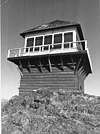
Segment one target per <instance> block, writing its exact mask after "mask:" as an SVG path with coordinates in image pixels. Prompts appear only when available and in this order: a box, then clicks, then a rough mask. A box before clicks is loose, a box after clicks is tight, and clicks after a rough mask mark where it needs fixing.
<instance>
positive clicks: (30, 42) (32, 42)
mask: <svg viewBox="0 0 100 134" xmlns="http://www.w3.org/2000/svg"><path fill="white" fill-rule="evenodd" d="M33 44H34V38H28V39H27V44H26V47H31V48H30V51H33ZM26 52H28V48H26Z"/></svg>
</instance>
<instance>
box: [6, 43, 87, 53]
mask: <svg viewBox="0 0 100 134" xmlns="http://www.w3.org/2000/svg"><path fill="white" fill-rule="evenodd" d="M82 42H87V40H80V41H75V42H64V43H54V44H47V45H40V46H30V47H21V48H13V49H9V50H10V51H13V50H19V49H26V48H33V47H34V48H36V47H43V46H49V45H58V44H65V43H69V44H70V43H82Z"/></svg>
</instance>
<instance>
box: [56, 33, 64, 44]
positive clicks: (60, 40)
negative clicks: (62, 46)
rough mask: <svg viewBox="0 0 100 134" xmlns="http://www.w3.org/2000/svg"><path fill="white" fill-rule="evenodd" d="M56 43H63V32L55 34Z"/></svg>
mask: <svg viewBox="0 0 100 134" xmlns="http://www.w3.org/2000/svg"><path fill="white" fill-rule="evenodd" d="M54 43H62V34H55V35H54Z"/></svg>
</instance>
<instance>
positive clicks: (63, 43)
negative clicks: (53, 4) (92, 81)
mask: <svg viewBox="0 0 100 134" xmlns="http://www.w3.org/2000/svg"><path fill="white" fill-rule="evenodd" d="M20 35H21V36H22V37H23V38H24V39H25V44H24V46H23V48H16V49H10V50H8V57H7V59H8V60H9V61H11V62H13V63H14V64H16V65H17V66H18V67H19V69H20V71H21V72H22V75H21V80H20V87H19V95H23V94H26V93H29V92H32V91H33V90H38V89H44V88H48V89H53V90H56V89H66V90H71V91H75V90H78V91H82V92H84V80H85V78H86V77H87V76H88V74H89V73H92V69H91V61H90V56H89V51H88V47H87V41H86V40H84V36H83V32H82V28H81V25H80V24H78V23H75V22H67V21H61V20H55V21H52V22H49V23H46V24H43V25H40V26H37V27H35V28H33V29H30V30H27V31H25V32H23V33H21V34H20Z"/></svg>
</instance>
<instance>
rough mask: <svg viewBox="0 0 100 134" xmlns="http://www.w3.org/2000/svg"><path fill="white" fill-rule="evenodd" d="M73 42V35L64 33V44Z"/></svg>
mask: <svg viewBox="0 0 100 134" xmlns="http://www.w3.org/2000/svg"><path fill="white" fill-rule="evenodd" d="M72 41H73V33H72V32H70V33H64V42H72Z"/></svg>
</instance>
